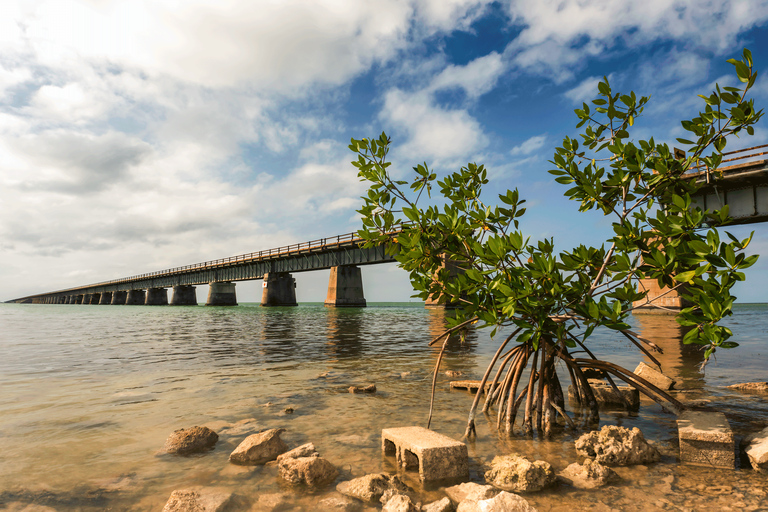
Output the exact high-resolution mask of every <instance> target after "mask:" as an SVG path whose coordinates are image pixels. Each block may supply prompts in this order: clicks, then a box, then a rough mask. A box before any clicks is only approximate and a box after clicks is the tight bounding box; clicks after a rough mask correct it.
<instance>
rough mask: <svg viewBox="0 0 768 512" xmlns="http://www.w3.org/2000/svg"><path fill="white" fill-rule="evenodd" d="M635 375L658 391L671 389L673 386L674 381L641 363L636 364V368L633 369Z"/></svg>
mask: <svg viewBox="0 0 768 512" xmlns="http://www.w3.org/2000/svg"><path fill="white" fill-rule="evenodd" d="M635 375H637V376H638V377H640V378H642V379H645V380H647V381H648V382H650V383H651V384H653V385H654V386H656V387H657V388H659V389H664V390H667V389H672V387H673V386H674V385H675V381H674V379H670V378H669V377H667V376H666V375H664V374H663V373H661V372H660V371H658V370H657V369H655V368H653V367H651V366H648V365H647V364H645V363H643V362H641V363H640V364H638V365H637V368H635Z"/></svg>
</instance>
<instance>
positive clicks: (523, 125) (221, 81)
mask: <svg viewBox="0 0 768 512" xmlns="http://www.w3.org/2000/svg"><path fill="white" fill-rule="evenodd" d="M744 47H748V48H750V49H751V50H752V53H753V56H754V61H755V66H756V68H757V69H758V71H759V72H761V74H760V77H759V78H758V81H757V83H756V85H755V89H754V98H755V101H756V104H757V106H758V108H763V107H765V105H766V104H768V81H767V80H766V77H765V73H764V71H765V70H768V0H741V1H737V0H734V1H715V0H692V1H682V0H645V1H643V2H627V1H625V0H594V1H590V0H559V1H553V0H521V1H505V2H485V1H475V0H421V1H417V0H378V1H376V2H371V1H363V0H357V1H356V0H281V1H278V0H271V1H269V0H256V1H254V0H251V1H234V0H211V1H198V0H184V1H178V0H152V1H141V0H127V1H120V0H114V1H113V0H79V1H78V0H22V1H19V2H15V1H11V0H0V300H8V299H13V298H17V297H21V296H25V295H30V294H35V293H42V292H47V291H53V290H58V289H63V288H68V287H74V286H79V285H85V284H88V283H94V282H99V281H103V280H108V279H116V278H120V277H127V276H131V275H135V274H140V273H144V272H150V271H155V270H161V269H164V268H170V267H175V266H180V265H185V264H190V263H196V262H201V261H206V260H211V259H217V258H222V257H227V256H232V255H236V254H243V253H247V252H252V251H258V250H261V249H269V248H273V247H279V246H282V245H288V244H292V243H297V242H303V241H308V240H313V239H317V238H322V237H327V236H333V235H336V234H341V233H349V232H353V231H356V230H357V229H359V227H360V220H359V215H358V214H357V213H356V211H355V210H356V209H358V208H359V207H360V205H361V200H360V195H361V194H362V193H363V192H364V191H365V188H366V187H365V184H364V183H361V182H360V181H359V179H358V177H357V174H356V169H355V168H354V167H353V166H352V165H350V163H349V162H350V161H351V160H352V159H353V154H352V153H351V152H350V151H349V150H348V148H347V145H348V144H349V140H350V138H352V137H354V138H362V137H373V136H378V135H379V134H380V133H381V132H382V131H386V133H387V134H388V135H389V136H390V137H391V138H392V141H393V147H392V151H391V153H390V156H391V160H392V162H393V165H392V169H393V170H394V172H395V173H398V174H399V175H401V176H407V174H408V172H410V169H411V168H412V167H413V166H415V165H417V164H419V163H421V162H426V163H427V164H428V165H429V166H430V167H432V168H433V169H434V170H435V171H436V172H438V173H439V174H441V175H445V174H447V173H450V172H453V171H456V170H458V169H459V168H461V166H462V165H466V163H468V162H476V163H478V164H480V163H482V164H484V165H485V166H486V167H487V168H488V169H489V174H490V178H491V183H490V184H489V185H488V187H487V193H488V195H487V196H486V198H487V200H488V201H489V202H491V203H494V202H495V201H494V197H495V194H497V193H501V192H504V191H506V190H507V189H510V188H518V189H519V190H520V194H521V196H522V197H524V198H526V199H527V200H528V213H527V214H526V216H525V217H524V218H523V219H522V223H521V229H522V230H523V231H524V232H525V233H526V234H527V235H528V236H530V237H531V238H532V239H534V240H535V239H541V238H544V237H547V238H549V237H552V238H554V240H555V243H556V245H557V247H558V249H561V250H563V249H570V248H572V247H574V246H575V245H578V244H581V243H586V244H593V245H595V244H600V243H602V241H603V240H605V239H606V238H608V237H610V234H611V231H610V228H609V223H608V221H607V220H606V219H605V218H602V217H600V216H598V215H591V214H587V215H585V214H579V213H578V212H577V204H576V203H575V202H572V201H570V202H569V201H567V200H566V199H565V198H564V197H563V192H564V191H565V187H563V186H562V185H558V184H556V183H555V182H554V181H553V179H552V176H551V175H549V174H548V173H547V171H548V170H549V169H551V168H552V165H551V164H549V163H548V160H550V159H551V158H552V154H553V151H554V148H555V147H556V146H557V145H559V144H560V142H561V141H562V138H563V137H564V136H566V135H570V136H576V134H577V133H578V131H577V130H576V128H575V125H576V123H577V119H576V117H575V115H574V113H573V109H574V108H577V107H579V106H580V105H581V102H582V101H589V100H590V99H592V98H594V97H595V96H596V93H597V81H598V80H599V79H600V78H601V77H603V76H607V77H609V79H610V81H611V85H612V86H613V87H614V89H615V90H621V91H624V92H629V91H631V90H634V91H635V92H636V93H637V94H638V95H651V102H650V104H649V106H648V108H647V109H646V112H645V114H644V115H643V116H642V117H640V118H639V119H637V121H636V123H635V126H634V128H635V132H634V133H633V136H634V137H637V138H647V137H650V136H654V137H655V139H656V140H657V141H666V142H668V143H669V144H670V145H678V144H676V143H675V142H674V139H675V138H676V137H681V136H683V134H684V132H683V130H682V128H681V126H680V120H682V119H688V118H691V117H693V116H695V115H696V112H698V109H700V108H702V107H701V102H700V100H699V99H698V98H697V97H696V95H697V94H708V93H709V92H710V91H711V90H712V89H713V87H714V84H715V83H720V84H721V85H736V80H735V78H734V77H735V75H734V74H733V73H732V66H730V65H729V64H727V63H726V62H725V61H726V60H727V59H729V58H732V57H739V56H740V54H741V50H742V48H744ZM766 143H768V126H766V125H765V123H763V126H758V127H757V129H756V130H755V136H754V137H752V138H750V139H746V140H740V141H736V142H734V143H732V144H731V145H729V146H728V149H736V148H739V147H747V146H755V145H758V144H766ZM752 230H754V231H755V238H754V241H753V244H752V245H751V246H750V250H751V252H754V253H758V254H764V255H765V256H764V257H763V258H761V259H760V260H759V262H758V263H757V264H756V265H755V266H754V267H752V268H751V269H749V271H748V272H747V282H746V283H741V284H740V285H739V287H738V288H737V289H736V295H737V296H738V298H739V301H740V302H767V301H768V226H767V225H765V224H755V225H752V226H744V227H734V228H733V229H732V230H731V231H732V232H734V233H735V234H737V235H739V236H746V235H747V234H748V233H749V232H750V231H752ZM294 277H295V278H296V281H297V298H298V300H299V301H322V300H323V299H324V298H325V294H326V288H327V280H328V271H318V272H312V273H302V274H295V275H294ZM363 278H364V287H365V293H366V298H367V299H368V301H369V302H376V301H407V300H409V297H410V295H411V294H412V290H411V288H410V286H409V283H408V278H407V275H406V274H405V273H404V272H403V271H401V270H400V269H398V268H397V267H396V266H394V265H374V266H368V267H364V269H363ZM237 286H238V287H237V293H238V299H239V300H240V301H241V302H247V301H257V300H258V299H259V298H260V294H261V285H260V283H258V282H242V283H239V284H238V285H237ZM206 288H207V287H199V289H198V299H199V300H201V301H202V300H204V295H205V293H206Z"/></svg>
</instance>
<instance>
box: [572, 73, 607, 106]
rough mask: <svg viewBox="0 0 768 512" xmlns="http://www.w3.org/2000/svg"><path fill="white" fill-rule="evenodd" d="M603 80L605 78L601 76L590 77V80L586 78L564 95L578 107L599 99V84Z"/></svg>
mask: <svg viewBox="0 0 768 512" xmlns="http://www.w3.org/2000/svg"><path fill="white" fill-rule="evenodd" d="M602 79H603V78H602V77H599V76H590V77H589V78H585V79H583V80H582V81H581V82H580V83H579V85H577V86H576V87H574V88H572V89H569V90H567V91H566V92H565V93H564V96H565V97H566V98H568V99H569V100H571V101H572V102H573V103H574V104H578V105H580V104H582V103H585V102H588V101H590V100H593V99H595V98H596V97H597V94H598V92H597V84H598V83H600V81H601V80H602Z"/></svg>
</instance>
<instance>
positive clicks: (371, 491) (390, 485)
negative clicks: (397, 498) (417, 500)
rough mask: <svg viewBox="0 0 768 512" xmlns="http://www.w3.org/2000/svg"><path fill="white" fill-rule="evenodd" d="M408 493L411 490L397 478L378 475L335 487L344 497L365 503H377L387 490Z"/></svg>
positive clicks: (355, 479) (382, 474) (349, 481)
mask: <svg viewBox="0 0 768 512" xmlns="http://www.w3.org/2000/svg"><path fill="white" fill-rule="evenodd" d="M390 489H391V490H393V491H396V492H401V493H408V492H410V491H411V489H410V488H409V487H408V486H407V485H405V484H404V483H403V482H402V481H400V478H399V477H397V476H389V475H387V474H386V473H378V474H371V475H365V476H361V477H359V478H354V479H352V480H347V481H346V482H341V483H340V484H339V485H337V486H336V490H337V491H339V492H340V493H341V494H343V495H344V496H349V497H350V498H355V499H358V500H360V501H365V502H367V503H378V502H379V500H381V497H382V496H383V495H384V493H385V492H386V491H387V490H390Z"/></svg>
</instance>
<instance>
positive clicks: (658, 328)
mask: <svg viewBox="0 0 768 512" xmlns="http://www.w3.org/2000/svg"><path fill="white" fill-rule="evenodd" d="M634 319H635V321H636V322H637V324H638V325H639V327H638V331H639V332H638V334H640V335H641V336H643V337H644V338H646V339H648V340H650V341H652V342H653V343H655V344H656V345H658V346H659V348H661V349H662V350H663V353H661V354H659V353H658V352H652V354H653V357H655V358H656V359H657V360H658V361H659V363H661V368H662V371H663V372H664V374H665V375H667V376H668V377H670V378H672V379H674V380H675V381H677V382H676V384H675V388H676V389H695V388H701V387H703V386H704V372H703V371H702V368H701V363H702V362H703V361H704V351H703V350H702V347H701V345H691V344H688V345H686V344H684V343H683V336H685V333H686V332H688V330H690V328H689V327H688V328H686V327H683V326H681V325H680V324H678V323H677V321H676V320H675V318H674V316H672V315H666V314H637V315H635V316H634ZM644 361H645V362H646V363H648V364H649V365H651V366H652V367H655V365H654V364H653V362H652V361H651V360H650V359H649V358H648V357H647V356H646V357H644Z"/></svg>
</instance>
